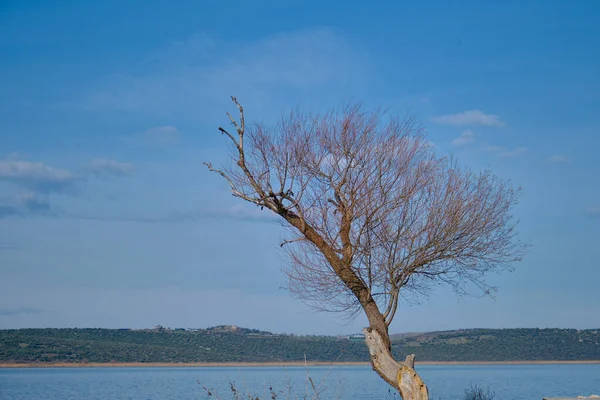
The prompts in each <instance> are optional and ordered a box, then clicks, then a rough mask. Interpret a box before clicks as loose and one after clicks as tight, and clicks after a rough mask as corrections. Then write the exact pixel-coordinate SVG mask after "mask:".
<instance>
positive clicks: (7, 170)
mask: <svg viewBox="0 0 600 400" xmlns="http://www.w3.org/2000/svg"><path fill="white" fill-rule="evenodd" d="M77 179H78V177H77V176H76V175H75V174H73V173H72V172H70V171H68V170H66V169H60V168H54V167H50V166H48V165H46V164H44V163H42V162H29V161H20V160H15V159H7V160H2V161H0V181H7V182H12V183H14V184H16V185H18V186H22V187H25V188H28V189H31V190H35V191H39V192H60V191H62V190H64V189H66V188H68V187H69V186H71V185H72V184H73V183H74V182H75V181H76V180H77Z"/></svg>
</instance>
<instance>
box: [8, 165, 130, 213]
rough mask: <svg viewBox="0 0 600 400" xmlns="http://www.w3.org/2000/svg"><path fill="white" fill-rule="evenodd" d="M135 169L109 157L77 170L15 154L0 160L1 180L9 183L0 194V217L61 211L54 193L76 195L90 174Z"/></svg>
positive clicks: (111, 174) (121, 173) (101, 175)
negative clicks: (53, 203)
mask: <svg viewBox="0 0 600 400" xmlns="http://www.w3.org/2000/svg"><path fill="white" fill-rule="evenodd" d="M132 169H133V165H131V164H127V163H122V162H118V161H115V160H108V159H96V160H92V161H90V162H89V163H88V164H87V165H86V166H85V168H82V169H80V170H79V171H78V172H77V173H74V172H71V171H69V170H67V169H61V168H56V167H51V166H49V165H47V164H45V163H43V162H30V161H22V160H19V159H16V158H15V157H11V158H8V159H5V160H0V183H1V182H6V183H8V184H9V185H8V186H6V187H5V188H4V189H5V190H4V193H3V194H2V197H0V218H2V217H8V216H26V215H34V214H35V215H57V214H56V213H55V212H54V210H53V208H52V207H51V203H50V198H51V197H52V196H53V195H56V194H61V195H65V194H69V195H73V194H76V193H79V192H80V190H81V189H82V188H83V187H84V186H82V184H84V183H85V182H87V181H89V180H90V178H109V177H119V176H126V175H129V174H130V173H131V171H132Z"/></svg>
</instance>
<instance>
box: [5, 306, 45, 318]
mask: <svg viewBox="0 0 600 400" xmlns="http://www.w3.org/2000/svg"><path fill="white" fill-rule="evenodd" d="M43 312H44V310H41V309H39V308H29V307H19V308H0V317H14V316H17V315H23V314H41V313H43Z"/></svg>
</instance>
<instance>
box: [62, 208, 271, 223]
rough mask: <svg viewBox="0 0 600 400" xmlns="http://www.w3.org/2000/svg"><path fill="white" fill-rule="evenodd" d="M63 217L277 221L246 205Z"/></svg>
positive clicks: (83, 218) (134, 220) (177, 221)
mask: <svg viewBox="0 0 600 400" xmlns="http://www.w3.org/2000/svg"><path fill="white" fill-rule="evenodd" d="M61 217H63V218H70V219H80V220H92V221H107V222H110V221H122V222H138V223H149V224H153V223H185V222H198V221H203V220H206V219H233V220H236V221H246V222H259V223H274V222H277V218H276V217H275V216H274V215H273V214H272V213H271V212H270V211H268V210H260V209H259V208H258V207H257V208H253V207H252V206H246V205H235V206H233V207H229V208H213V209H206V210H187V211H173V212H170V213H168V214H166V215H157V216H134V215H104V216H102V215H83V214H63V215H61Z"/></svg>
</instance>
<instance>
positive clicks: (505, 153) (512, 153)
mask: <svg viewBox="0 0 600 400" xmlns="http://www.w3.org/2000/svg"><path fill="white" fill-rule="evenodd" d="M484 150H485V151H489V152H492V153H495V154H496V156H498V157H500V158H513V157H518V156H521V155H523V154H525V153H527V151H528V149H527V147H516V148H512V149H511V148H509V147H502V146H487V147H485V148H484Z"/></svg>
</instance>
